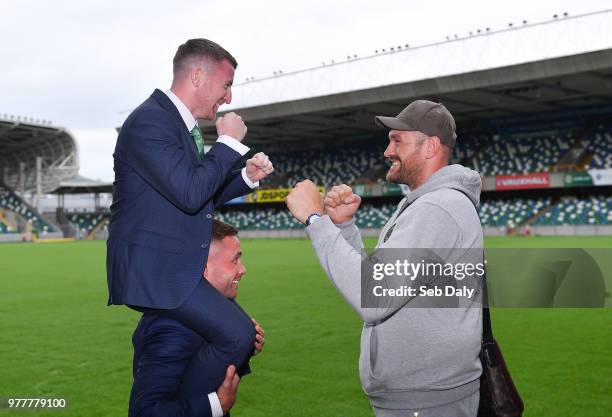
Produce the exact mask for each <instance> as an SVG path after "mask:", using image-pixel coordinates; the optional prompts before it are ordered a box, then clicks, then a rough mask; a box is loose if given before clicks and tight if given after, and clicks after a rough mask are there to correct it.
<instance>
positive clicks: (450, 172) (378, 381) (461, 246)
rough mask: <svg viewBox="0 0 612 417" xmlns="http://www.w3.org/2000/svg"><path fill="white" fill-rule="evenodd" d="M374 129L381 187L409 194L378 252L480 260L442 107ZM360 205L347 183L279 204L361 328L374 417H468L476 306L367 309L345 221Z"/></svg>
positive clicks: (476, 184)
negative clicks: (379, 145)
mask: <svg viewBox="0 0 612 417" xmlns="http://www.w3.org/2000/svg"><path fill="white" fill-rule="evenodd" d="M376 123H377V124H378V125H379V126H381V127H384V128H387V129H390V131H389V145H388V147H387V149H386V150H385V153H384V156H385V157H386V158H387V159H388V160H389V161H390V162H391V163H392V165H391V168H390V169H389V171H388V173H387V180H388V181H392V182H396V183H400V184H407V185H408V186H409V187H410V190H411V191H410V193H409V194H408V195H406V197H405V198H404V199H403V200H402V201H401V202H400V204H399V205H398V209H397V210H396V212H395V213H394V215H393V216H392V217H391V218H390V219H389V221H388V222H387V224H386V225H385V226H384V228H383V230H382V233H381V235H380V238H379V240H378V244H377V245H376V250H377V251H380V252H381V253H382V252H384V250H385V249H388V248H400V249H411V248H430V249H437V248H445V249H444V250H445V251H446V253H447V255H449V256H450V257H451V258H454V259H461V257H462V256H463V255H462V254H465V251H466V250H472V252H476V253H479V254H480V255H479V256H478V258H479V259H478V261H479V262H482V256H481V251H480V248H482V247H483V237H482V229H481V226H480V221H479V218H478V214H477V212H476V210H475V207H476V206H478V203H479V197H480V190H481V179H480V175H479V174H478V173H477V172H475V171H473V170H470V169H468V168H465V167H463V166H461V165H449V160H450V155H451V150H452V147H453V145H454V144H455V140H456V134H455V121H454V119H453V117H452V115H451V114H450V112H449V111H448V110H447V109H446V108H445V107H444V106H443V105H442V104H439V103H433V102H431V101H426V100H417V101H414V102H412V103H411V104H410V105H409V106H408V107H406V108H405V109H404V110H402V112H401V113H400V114H399V115H397V116H396V117H382V116H377V117H376ZM360 203H361V199H360V197H359V196H358V195H356V194H354V193H353V192H352V190H351V188H350V187H348V186H347V185H344V184H343V185H341V186H336V187H333V188H332V189H331V190H330V191H329V192H328V194H327V195H326V196H325V198H323V197H322V196H321V195H320V193H319V192H318V190H317V189H316V187H315V185H314V184H313V183H312V182H311V181H309V180H306V181H302V182H300V183H299V184H298V185H297V186H296V187H295V188H294V189H293V190H292V191H291V193H290V194H289V195H288V197H287V206H288V208H289V210H290V211H291V213H292V214H293V216H294V217H295V218H296V219H297V220H298V221H300V222H302V223H304V224H306V226H307V227H306V231H307V234H308V236H309V237H310V239H311V241H312V245H313V248H314V250H315V252H316V254H317V256H318V258H319V261H320V263H321V265H322V266H323V268H324V269H325V272H326V273H327V275H328V277H329V278H330V280H331V281H332V283H333V284H334V286H335V287H336V288H337V289H338V291H339V292H340V293H341V294H342V296H343V297H344V298H345V299H346V301H347V302H348V303H349V304H350V305H351V306H352V307H353V309H354V310H355V311H356V312H357V314H359V316H360V317H361V318H362V320H363V321H364V327H363V331H362V336H361V355H360V363H359V371H360V378H361V383H362V386H363V389H364V391H365V392H366V394H367V395H368V397H369V399H370V403H371V404H372V407H373V409H374V412H375V414H376V416H377V417H399V416H402V417H405V416H408V417H413V416H418V417H476V414H477V410H478V403H479V384H480V381H479V378H480V374H481V370H482V367H481V363H480V360H479V357H478V355H479V352H480V343H481V332H482V322H481V314H482V312H481V308H480V304H479V303H478V302H476V301H474V300H471V299H469V300H464V302H463V303H462V304H461V306H460V307H455V308H432V307H422V308H417V306H418V305H419V303H420V302H421V303H422V300H423V297H420V296H414V297H408V298H404V299H403V301H401V302H400V303H399V304H398V303H397V302H392V303H391V304H389V305H386V306H382V308H365V307H364V305H363V303H362V294H361V292H362V285H361V282H362V281H361V279H360V277H361V267H362V259H363V258H362V251H363V248H364V246H363V243H362V240H361V236H360V233H359V229H358V228H357V226H356V225H355V221H354V219H353V216H354V214H355V213H356V211H357V209H358V208H359V205H360ZM324 213H325V214H324ZM381 250H382V251H381ZM449 252H450V253H449ZM421 305H427V304H426V303H425V304H421ZM410 307H414V308H410Z"/></svg>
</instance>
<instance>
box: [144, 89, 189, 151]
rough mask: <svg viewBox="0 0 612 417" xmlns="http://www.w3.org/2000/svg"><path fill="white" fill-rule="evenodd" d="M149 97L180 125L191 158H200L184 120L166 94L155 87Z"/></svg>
mask: <svg viewBox="0 0 612 417" xmlns="http://www.w3.org/2000/svg"><path fill="white" fill-rule="evenodd" d="M151 97H152V98H153V99H154V100H155V101H157V102H158V103H159V105H160V106H161V108H163V109H164V110H166V111H168V112H169V113H170V114H172V115H173V116H174V118H175V119H176V121H177V123H178V124H179V125H180V126H181V131H182V132H183V139H187V142H189V145H188V146H189V148H190V149H191V154H192V159H194V160H196V161H199V159H200V158H199V157H198V148H197V146H196V144H195V141H194V140H193V137H192V136H191V132H189V131H188V130H187V126H185V121H184V120H183V118H182V117H181V114H180V113H179V111H178V109H177V108H176V106H175V105H174V103H173V102H172V100H170V99H169V98H168V96H167V95H166V94H165V93H164V92H163V91H161V90H160V89H159V88H156V89H155V91H153V94H151Z"/></svg>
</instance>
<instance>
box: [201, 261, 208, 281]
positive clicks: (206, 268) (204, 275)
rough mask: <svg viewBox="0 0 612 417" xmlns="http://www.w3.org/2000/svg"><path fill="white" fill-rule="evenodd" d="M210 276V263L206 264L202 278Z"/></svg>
mask: <svg viewBox="0 0 612 417" xmlns="http://www.w3.org/2000/svg"><path fill="white" fill-rule="evenodd" d="M207 275H208V263H207V264H206V266H205V267H204V273H202V276H203V277H204V278H206V276H207Z"/></svg>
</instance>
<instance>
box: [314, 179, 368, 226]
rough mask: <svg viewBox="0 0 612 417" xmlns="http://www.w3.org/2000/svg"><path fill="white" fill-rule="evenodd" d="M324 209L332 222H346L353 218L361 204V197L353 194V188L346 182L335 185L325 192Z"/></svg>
mask: <svg viewBox="0 0 612 417" xmlns="http://www.w3.org/2000/svg"><path fill="white" fill-rule="evenodd" d="M323 203H324V204H325V211H326V212H327V214H328V215H329V218H330V219H331V220H332V222H334V224H340V223H344V222H347V221H349V220H351V219H352V218H353V216H354V215H355V212H356V211H357V209H358V208H359V205H360V204H361V197H359V196H358V195H357V194H353V190H352V189H351V187H349V186H348V185H346V184H342V185H335V186H333V187H332V189H331V190H329V191H328V192H327V195H326V196H325V199H324V200H323Z"/></svg>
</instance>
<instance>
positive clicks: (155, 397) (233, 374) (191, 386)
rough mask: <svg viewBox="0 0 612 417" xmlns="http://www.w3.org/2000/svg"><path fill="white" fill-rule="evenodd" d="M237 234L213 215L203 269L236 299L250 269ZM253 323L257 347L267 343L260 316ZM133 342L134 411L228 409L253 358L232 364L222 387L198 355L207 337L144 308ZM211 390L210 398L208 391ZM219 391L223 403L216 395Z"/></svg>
mask: <svg viewBox="0 0 612 417" xmlns="http://www.w3.org/2000/svg"><path fill="white" fill-rule="evenodd" d="M237 234H238V230H236V229H235V228H234V227H232V226H230V225H228V224H225V223H222V222H220V221H217V220H214V221H213V226H212V243H211V246H210V253H209V256H208V262H207V264H206V268H205V270H204V273H203V277H204V279H205V280H206V281H208V283H209V284H210V285H212V286H213V287H214V288H215V289H216V290H217V291H218V292H219V293H220V294H222V295H223V296H224V297H226V298H228V299H230V300H232V302H233V303H235V298H236V297H237V295H238V283H239V281H240V280H241V279H242V277H243V276H244V275H245V274H246V268H245V267H244V265H243V264H242V259H241V258H242V249H241V248H240V240H239V239H238V236H237ZM236 306H238V304H236ZM238 307H239V306H238ZM241 311H242V310H241ZM244 314H245V316H246V317H247V318H249V316H248V315H247V314H246V313H244ZM249 320H251V319H250V318H249ZM253 323H254V324H255V328H256V331H257V336H256V341H255V345H254V346H253V348H254V350H253V351H254V352H255V353H257V352H261V351H262V349H263V346H264V343H265V339H264V336H265V332H264V330H263V329H262V328H261V327H260V326H259V324H258V323H257V322H256V321H255V320H253ZM132 342H133V344H134V363H133V371H134V384H133V386H132V393H131V395H130V411H129V416H130V417H178V416H206V417H209V416H213V415H221V414H222V413H228V411H229V409H230V408H231V407H232V405H233V403H234V400H235V398H236V394H237V389H238V383H239V377H238V375H240V376H244V375H245V374H248V373H249V372H250V369H249V364H248V359H247V360H246V361H245V362H243V363H242V364H240V368H239V369H238V370H237V371H236V369H235V367H234V366H233V365H232V366H230V369H228V371H227V373H226V377H225V380H224V382H223V384H222V385H221V386H219V387H217V386H216V385H214V383H213V381H211V379H210V378H207V376H206V374H207V369H201V367H200V366H199V365H200V363H199V362H198V361H197V360H196V361H194V355H195V354H196V352H198V351H199V350H201V348H202V345H203V344H204V345H205V344H207V342H206V341H205V340H204V339H202V337H201V336H200V335H198V334H197V333H195V332H193V331H192V330H190V329H189V328H187V327H186V326H184V325H182V324H181V323H180V322H178V321H176V320H173V319H170V318H167V317H163V316H159V315H155V314H143V316H142V318H141V319H140V322H139V323H138V327H137V328H136V330H135V331H134V336H133V337H132ZM190 362H195V366H189V364H190ZM206 392H208V393H209V394H208V398H207V396H206V395H204V394H203V393H206ZM214 396H216V397H217V398H218V403H219V404H217V401H216V400H215V399H214V398H211V397H214Z"/></svg>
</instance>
